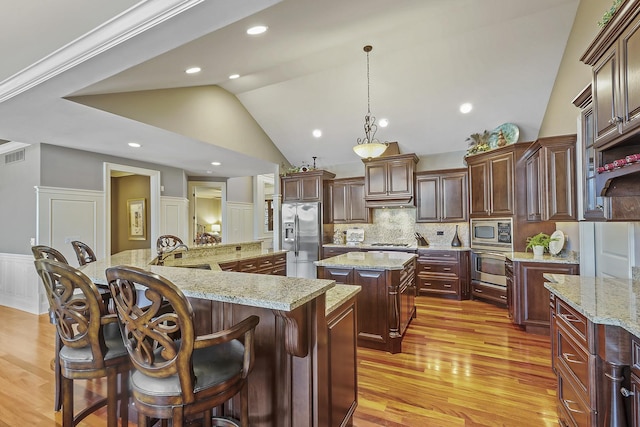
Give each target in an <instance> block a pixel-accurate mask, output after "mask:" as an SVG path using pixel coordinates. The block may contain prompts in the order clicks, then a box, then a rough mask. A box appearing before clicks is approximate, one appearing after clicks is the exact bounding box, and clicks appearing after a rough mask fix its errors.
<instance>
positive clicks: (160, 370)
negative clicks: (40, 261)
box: [106, 266, 260, 427]
mask: <svg viewBox="0 0 640 427" xmlns="http://www.w3.org/2000/svg"><path fill="white" fill-rule="evenodd" d="M106 274H107V281H108V283H109V289H110V290H111V294H112V298H113V300H114V301H115V306H116V309H117V314H118V319H119V323H120V330H121V333H122V336H123V337H124V341H125V346H126V347H127V350H128V352H129V357H130V359H131V363H132V366H133V368H134V371H133V372H132V374H131V389H132V395H133V400H134V403H135V407H136V409H137V411H138V425H140V426H147V425H148V424H147V422H148V419H149V418H160V419H163V420H166V419H171V420H172V425H174V426H181V425H184V423H185V420H186V418H187V417H189V416H193V415H195V414H201V413H202V414H203V415H204V420H203V421H204V422H203V425H204V426H211V425H212V424H211V422H212V421H215V422H216V424H215V425H222V426H238V425H241V426H242V427H247V426H248V425H249V416H248V412H249V411H248V391H247V375H248V374H249V372H251V369H252V367H253V360H254V355H253V337H254V331H255V327H256V325H257V324H258V322H259V320H260V319H259V318H258V316H249V317H247V318H246V319H244V320H243V321H241V322H239V323H237V324H236V325H234V326H233V327H231V328H229V329H226V330H224V331H220V332H217V333H213V334H209V335H203V336H198V337H196V335H195V330H194V325H193V323H194V322H193V321H194V313H193V309H192V307H191V304H190V303H189V301H188V300H187V298H186V297H185V296H184V294H183V293H182V292H181V291H180V289H178V288H177V287H176V286H175V285H174V284H173V283H171V282H170V281H169V280H167V279H165V278H163V277H161V276H159V275H157V274H153V273H151V272H148V271H144V270H141V269H138V268H135V267H127V266H118V267H112V268H109V269H107V272H106ZM136 286H137V287H141V286H142V287H145V288H146V289H147V290H146V297H147V298H148V299H149V300H150V301H151V305H149V306H147V307H140V306H139V305H138V304H137V302H136V289H135V288H136ZM165 301H166V303H165V304H164V305H163V302H165ZM167 303H168V304H169V305H168V306H167ZM167 307H168V308H169V309H168V310H167ZM237 393H240V401H241V411H240V424H238V423H237V421H234V420H232V419H230V418H228V417H227V418H225V417H220V416H219V415H220V414H218V413H216V418H212V413H213V411H212V409H213V408H215V407H217V406H220V405H222V404H223V403H224V402H226V401H227V400H229V399H230V398H231V397H233V396H234V395H235V394H237Z"/></svg>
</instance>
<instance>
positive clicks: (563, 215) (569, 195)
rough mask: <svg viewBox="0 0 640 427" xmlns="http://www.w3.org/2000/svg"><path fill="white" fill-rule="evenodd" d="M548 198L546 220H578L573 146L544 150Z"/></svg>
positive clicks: (551, 147)
mask: <svg viewBox="0 0 640 427" xmlns="http://www.w3.org/2000/svg"><path fill="white" fill-rule="evenodd" d="M544 154H545V163H546V168H545V171H544V173H545V177H546V179H547V186H546V188H544V190H546V194H547V198H546V203H545V210H546V212H545V214H546V215H545V219H546V220H549V221H568V220H576V219H577V215H576V209H575V205H576V201H575V200H576V196H575V178H574V177H575V176H576V170H575V157H576V155H575V147H574V145H573V144H567V145H560V146H549V147H545V149H544Z"/></svg>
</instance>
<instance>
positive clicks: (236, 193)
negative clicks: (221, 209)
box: [227, 176, 253, 203]
mask: <svg viewBox="0 0 640 427" xmlns="http://www.w3.org/2000/svg"><path fill="white" fill-rule="evenodd" d="M227 201H228V202H242V203H253V177H251V176H241V177H238V178H229V179H228V180H227Z"/></svg>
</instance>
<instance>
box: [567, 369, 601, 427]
mask: <svg viewBox="0 0 640 427" xmlns="http://www.w3.org/2000/svg"><path fill="white" fill-rule="evenodd" d="M594 415H595V414H594V411H592V410H591V409H589V406H587V404H586V403H585V402H584V400H583V399H582V395H581V393H579V392H578V391H577V390H576V389H575V388H574V386H573V384H572V383H571V381H569V380H568V379H567V378H565V377H564V376H563V375H562V374H558V416H559V418H560V419H561V421H562V422H563V424H565V425H567V426H579V427H582V426H591V425H595V424H593V423H592V421H595V420H594V419H593V418H594Z"/></svg>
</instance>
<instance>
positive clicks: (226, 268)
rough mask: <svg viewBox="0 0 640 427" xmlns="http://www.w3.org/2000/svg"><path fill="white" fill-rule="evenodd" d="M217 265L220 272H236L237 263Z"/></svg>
mask: <svg viewBox="0 0 640 427" xmlns="http://www.w3.org/2000/svg"><path fill="white" fill-rule="evenodd" d="M218 265H219V266H220V269H221V270H222V271H238V261H231V262H221V263H219V264H218Z"/></svg>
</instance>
